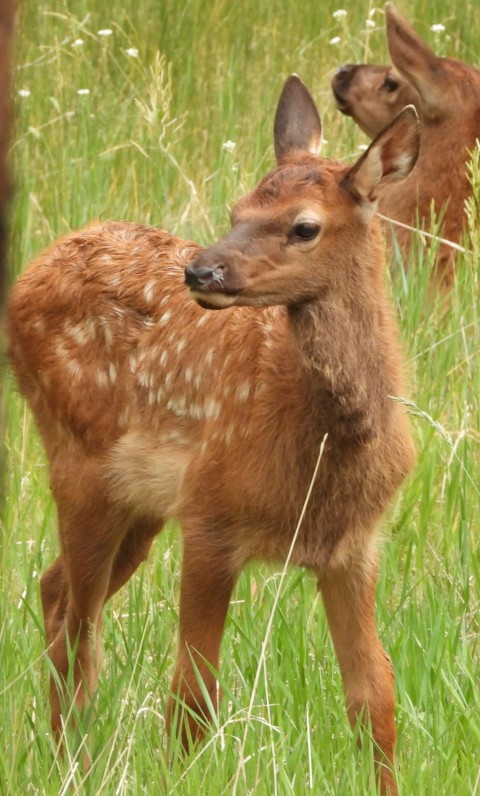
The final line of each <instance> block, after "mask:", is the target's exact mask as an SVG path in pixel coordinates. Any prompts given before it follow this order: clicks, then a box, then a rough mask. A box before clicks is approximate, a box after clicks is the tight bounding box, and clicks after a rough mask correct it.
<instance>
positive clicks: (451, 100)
mask: <svg viewBox="0 0 480 796" xmlns="http://www.w3.org/2000/svg"><path fill="white" fill-rule="evenodd" d="M385 15H386V22H387V36H388V46H389V50H390V56H391V59H392V63H393V68H392V67H389V66H369V65H366V64H360V65H348V66H345V67H341V68H340V69H339V70H338V72H337V73H336V74H335V75H334V77H333V79H332V88H333V93H334V96H335V98H336V101H337V105H338V108H339V110H341V111H342V113H346V114H347V115H349V116H352V118H353V119H354V121H355V122H356V123H357V124H358V125H359V126H360V127H361V128H362V130H364V132H366V133H367V135H370V136H372V137H373V136H375V135H376V134H377V133H378V132H379V131H380V129H381V128H382V127H383V126H384V125H385V124H386V123H387V122H388V121H389V120H390V119H392V118H393V117H394V116H395V114H396V113H398V111H399V110H400V109H401V108H402V107H403V106H404V105H405V104H410V103H411V104H413V105H415V107H416V109H417V111H418V113H419V116H420V118H421V121H422V132H421V145H420V156H419V159H418V163H417V167H416V169H415V171H414V172H413V174H412V175H411V177H410V178H409V179H408V180H407V181H406V182H405V183H403V184H401V185H396V186H393V187H392V188H390V189H389V190H388V191H386V192H385V194H384V196H383V198H382V200H381V202H380V210H381V211H382V213H384V214H385V215H386V216H388V217H390V218H392V219H395V220H397V221H401V222H402V223H405V224H409V225H416V224H417V213H418V218H419V219H420V222H421V223H422V224H423V225H424V226H425V227H426V228H428V227H429V226H430V220H431V211H432V206H433V207H434V209H435V212H436V214H437V216H438V217H439V218H440V217H442V214H443V225H442V235H443V237H445V238H447V240H450V241H453V242H454V243H459V242H461V238H462V234H463V232H464V229H465V212H464V203H465V199H466V198H467V197H468V196H469V195H470V192H471V188H470V185H469V182H468V179H467V171H466V163H467V162H468V160H469V158H470V155H469V152H471V151H472V149H474V148H475V145H476V140H477V139H478V138H479V136H480V132H479V131H480V72H479V71H478V70H477V69H474V68H472V67H471V66H468V65H467V64H465V63H462V62H461V61H457V60H455V59H453V58H440V57H438V56H437V55H435V53H434V52H432V50H431V49H430V48H429V47H428V45H427V44H426V43H425V42H424V41H423V40H422V39H421V38H420V36H419V35H418V34H417V33H416V32H415V30H414V29H413V28H412V27H411V25H410V24H409V23H408V22H407V20H406V19H404V18H403V17H402V16H401V15H400V14H399V12H398V11H397V10H396V8H395V7H394V6H393V5H392V4H391V3H387V5H386V7H385ZM389 87H390V88H391V89H393V90H391V91H388V88H389ZM393 232H394V234H395V235H396V237H397V238H398V240H399V242H400V243H401V244H402V246H404V247H406V248H408V246H409V245H410V241H411V233H409V232H408V231H407V230H402V229H401V228H398V227H395V226H394V227H393ZM454 266H455V257H454V253H453V250H452V249H451V248H449V247H448V246H442V247H441V248H440V253H439V257H438V260H437V271H436V280H437V281H438V282H441V283H442V285H443V286H444V287H447V288H448V287H449V286H450V285H451V284H452V280H453V276H454Z"/></svg>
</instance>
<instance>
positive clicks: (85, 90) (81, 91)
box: [77, 88, 90, 97]
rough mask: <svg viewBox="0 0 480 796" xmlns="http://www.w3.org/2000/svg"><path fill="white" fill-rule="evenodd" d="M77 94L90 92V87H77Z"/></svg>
mask: <svg viewBox="0 0 480 796" xmlns="http://www.w3.org/2000/svg"><path fill="white" fill-rule="evenodd" d="M77 94H80V96H81V97H83V96H86V95H87V94H90V89H89V88H79V89H78V90H77Z"/></svg>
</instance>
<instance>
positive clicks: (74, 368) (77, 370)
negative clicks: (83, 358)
mask: <svg viewBox="0 0 480 796" xmlns="http://www.w3.org/2000/svg"><path fill="white" fill-rule="evenodd" d="M65 367H66V368H67V370H68V372H69V373H70V375H71V376H72V377H73V378H74V379H78V378H79V377H80V376H81V373H82V368H81V366H80V363H79V362H78V361H77V360H76V359H67V360H66V362H65Z"/></svg>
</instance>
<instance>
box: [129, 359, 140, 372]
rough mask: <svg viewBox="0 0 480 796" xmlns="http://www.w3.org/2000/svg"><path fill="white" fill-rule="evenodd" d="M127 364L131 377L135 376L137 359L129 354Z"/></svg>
mask: <svg viewBox="0 0 480 796" xmlns="http://www.w3.org/2000/svg"><path fill="white" fill-rule="evenodd" d="M129 364H130V372H131V373H132V374H133V375H135V373H136V372H137V367H138V362H137V357H136V356H135V355H134V354H130V357H129Z"/></svg>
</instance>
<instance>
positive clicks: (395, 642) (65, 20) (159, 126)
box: [0, 0, 480, 796]
mask: <svg viewBox="0 0 480 796" xmlns="http://www.w3.org/2000/svg"><path fill="white" fill-rule="evenodd" d="M337 8H338V7H337V6H336V5H335V3H333V2H331V0H324V1H323V2H321V3H320V2H313V0H295V1H294V0H289V1H288V2H287V0H270V2H268V3H259V2H258V0H242V2H238V3H232V2H229V1H228V0H175V1H174V0H156V2H152V1H151V0H142V1H141V2H138V0H137V2H133V0H124V1H123V2H119V0H111V2H110V3H108V4H106V3H105V4H100V3H94V2H93V1H92V0H68V2H66V1H65V2H56V1H55V0H51V2H49V3H44V2H41V1H40V2H33V0H24V2H22V3H21V4H20V7H19V12H18V13H19V24H18V37H17V46H16V63H15V74H14V78H15V106H16V114H17V117H16V126H15V131H14V138H13V145H12V156H13V163H14V166H15V173H16V183H17V191H16V198H15V202H14V205H13V208H12V236H11V251H10V266H11V273H12V278H13V277H14V275H15V274H16V273H18V272H20V271H21V269H22V268H23V267H24V266H25V265H26V263H27V262H28V261H29V260H30V259H31V258H32V257H33V256H34V255H35V254H36V253H38V252H39V251H41V250H42V248H44V247H45V246H46V245H47V244H49V243H50V242H51V241H53V240H54V239H55V238H56V237H58V236H59V235H62V234H64V233H66V232H68V231H69V230H71V229H75V228H77V227H79V226H82V225H84V224H85V223H87V222H88V221H90V220H92V219H94V218H103V219H107V218H116V219H127V220H133V221H139V222H142V223H151V224H154V225H158V226H161V227H164V228H166V229H169V230H170V231H171V232H175V233H177V234H179V235H182V236H185V237H192V238H195V239H197V240H199V241H200V242H201V243H204V244H208V243H209V242H211V241H212V240H214V239H215V238H216V237H217V236H218V235H219V234H221V233H222V232H223V231H224V230H225V229H226V228H227V226H228V208H229V207H230V206H231V205H232V204H233V202H234V201H235V199H236V198H238V197H239V196H240V195H241V194H242V193H244V192H245V191H246V190H248V189H250V188H251V187H253V185H254V184H255V183H256V181H257V180H258V178H259V177H260V176H261V175H262V174H263V173H264V172H266V171H267V169H268V168H270V166H271V165H272V164H273V146H272V123H273V114H274V110H275V106H276V102H277V98H278V95H279V92H280V90H281V87H282V84H283V81H284V79H285V77H286V76H287V75H288V74H289V73H290V72H292V71H296V72H298V73H299V74H300V75H301V77H302V78H303V79H304V81H305V82H306V83H307V85H308V86H309V87H310V88H311V90H312V93H313V94H314V96H315V98H316V99H317V101H318V105H319V108H320V109H321V110H322V112H323V117H324V122H325V136H326V139H327V141H328V143H327V144H326V146H325V151H326V154H327V155H329V156H332V157H333V156H335V157H336V156H342V157H345V158H348V159H352V161H353V160H354V158H355V157H356V156H358V154H359V149H358V148H359V147H360V146H361V145H362V144H365V142H366V139H365V138H364V136H363V135H362V134H361V133H360V132H359V131H358V130H356V129H355V127H354V125H353V123H352V122H351V120H349V119H345V118H343V117H342V116H341V115H340V114H338V113H337V111H336V110H335V107H334V103H333V101H332V98H331V95H330V89H329V83H330V78H331V76H332V73H333V71H334V69H335V68H336V67H337V66H339V65H340V64H341V63H344V62H355V61H363V60H370V61H372V62H375V61H376V62H379V61H380V62H386V60H387V53H386V44H385V35H384V30H383V12H382V10H381V9H377V8H375V7H374V6H373V5H372V4H371V3H369V2H366V1H364V0H356V2H350V0H347V2H346V3H345V5H344V8H345V10H346V11H347V12H348V13H347V15H346V16H341V17H338V16H337V17H335V16H334V12H335V11H336V10H337ZM400 9H401V10H402V11H403V12H404V13H405V14H407V15H408V16H409V17H410V18H411V19H412V20H413V21H414V23H415V25H416V27H417V29H418V31H419V32H420V33H421V34H422V35H423V36H424V37H425V38H426V39H427V40H428V41H429V42H430V43H431V45H432V46H434V47H435V48H436V49H437V51H438V52H440V53H442V54H448V55H452V56H455V57H459V58H462V59H463V60H466V61H468V62H469V63H471V64H473V65H477V66H479V65H480V56H479V47H478V43H479V41H480V10H479V8H478V4H477V3H476V2H474V0H471V1H470V2H468V1H467V2H458V0H453V1H452V2H451V3H449V4H447V3H446V2H445V0H428V2H427V0H418V2H415V3H413V2H402V4H401V6H400ZM367 19H368V20H370V23H372V22H373V23H375V26H373V25H371V24H367V25H366V24H365V21H366V20H367ZM435 23H436V24H439V23H441V24H443V25H444V27H445V30H444V31H437V32H434V31H432V30H431V26H432V25H433V24H435ZM107 31H110V32H109V33H108V32H107ZM228 141H231V142H234V143H235V147H234V148H232V147H225V146H224V144H225V143H226V142H228ZM474 171H475V169H474ZM478 171H479V170H478V165H477V168H476V176H475V175H474V181H475V182H476V192H475V199H474V200H473V201H472V203H471V206H470V209H469V212H470V221H471V236H470V237H469V239H468V240H467V241H466V243H467V247H468V249H469V253H467V254H466V255H465V256H464V257H461V258H460V259H459V267H458V280H457V283H456V287H455V290H454V293H453V296H452V300H451V302H450V304H449V305H448V306H447V305H446V304H445V302H444V301H443V300H438V301H434V300H432V299H431V298H429V296H428V292H427V279H428V273H429V270H430V268H431V255H429V254H425V253H424V251H423V248H422V245H421V244H420V243H419V246H418V252H417V257H416V259H417V260H418V264H417V267H416V268H415V270H410V271H409V272H408V273H406V274H405V273H403V271H402V268H401V266H400V264H399V263H398V262H394V263H392V266H391V283H392V295H393V300H394V302H395V305H396V309H397V312H398V318H399V322H400V325H401V331H402V337H403V340H404V347H405V352H406V359H407V361H408V365H409V369H410V388H409V392H408V395H407V398H408V399H410V400H411V401H412V402H414V406H413V407H412V426H413V430H414V433H415V438H416V441H417V446H418V465H417V468H416V470H415V473H414V475H413V476H412V477H411V479H410V480H409V482H408V484H407V485H406V487H405V489H404V490H403V493H402V495H401V496H399V498H398V500H397V502H396V505H395V506H394V508H393V511H392V513H391V516H390V518H389V520H388V521H387V522H386V523H385V529H386V536H387V542H386V545H385V550H384V554H383V560H382V568H381V579H380V584H379V592H378V609H377V615H378V626H379V631H380V636H381V638H382V640H383V642H384V645H385V647H386V648H387V650H388V651H389V653H390V654H391V656H392V658H393V661H394V665H395V670H396V683H397V698H398V704H397V720H398V729H399V742H398V780H399V786H400V790H401V793H402V794H405V795H407V794H435V796H439V794H456V795H458V796H463V794H465V795H466V794H476V793H480V773H479V763H478V760H479V757H478V749H479V746H480V709H479V708H480V705H479V702H480V699H479V690H478V683H479V679H480V678H479V675H480V659H479V635H478V630H479V628H478V624H479V619H478V617H479V598H480V589H479V587H480V564H479V555H478V543H477V535H478V522H479V502H480V501H479V497H480V493H479V489H480V455H479V451H480V433H479V429H480V422H479V421H480V416H479V415H480V371H479V367H478V360H479V351H480V318H479V310H478V295H479V284H478V280H479V273H480V232H479V229H478V217H479V208H480V176H479V173H478ZM3 395H4V398H3V400H4V403H5V411H6V417H7V433H6V454H7V468H6V470H7V477H6V500H5V505H4V507H3V510H2V523H3V528H2V547H1V551H0V566H1V570H0V660H1V666H0V726H1V727H2V730H3V733H2V742H1V744H0V792H2V793H8V794H27V793H36V794H44V793H45V794H67V793H72V794H76V793H78V794H100V793H101V794H143V793H147V794H157V793H158V794H163V793H165V794H173V793H175V794H195V795H196V796H197V794H198V793H204V794H208V795H210V794H212V796H220V794H225V796H226V795H227V794H238V795H240V794H255V795H256V796H264V795H265V796H270V795H271V794H280V795H281V796H283V795H284V794H304V793H305V794H308V793H315V794H336V795H338V796H344V795H346V794H362V796H363V794H367V793H374V792H375V786H374V783H373V777H372V771H371V762H370V755H369V754H368V753H366V754H365V753H362V752H358V751H357V750H356V746H355V738H354V734H353V733H352V732H351V731H350V729H349V727H348V724H347V720H346V717H345V713H344V709H343V695H342V690H341V682H340V677H339V672H338V669H337V665H336V661H335V658H334V655H333V651H332V647H331V642H330V639H329V636H328V632H327V628H326V622H325V618H324V614H323V609H322V606H321V604H320V601H319V599H318V597H317V594H316V590H315V584H314V581H313V578H312V577H311V575H309V574H308V573H307V572H303V571H300V570H295V571H292V572H291V573H290V574H289V575H288V577H287V579H286V580H285V582H284V583H283V585H282V586H281V593H280V597H279V603H278V607H277V610H276V614H275V617H274V622H273V628H272V632H271V636H270V638H269V640H268V644H267V646H266V656H265V661H264V663H262V661H261V660H260V650H261V647H262V643H263V641H264V638H265V633H266V627H267V623H268V620H269V617H270V613H271V611H272V606H273V603H274V599H275V596H276V594H277V591H278V589H279V588H280V580H279V575H278V573H276V572H274V571H272V570H270V569H267V568H265V567H262V566H258V567H257V566H255V567H252V568H250V569H249V570H248V571H247V572H245V573H244V575H243V577H242V579H241V581H240V583H239V585H238V587H237V590H236V592H235V596H234V601H233V603H232V606H231V610H230V613H229V618H228V624H227V629H226V635H225V640H224V646H223V656H222V657H223V668H222V683H223V686H224V689H225V698H224V700H223V703H222V708H221V714H220V718H219V721H218V724H217V726H216V727H215V728H214V730H213V732H212V734H211V735H210V736H209V738H208V742H207V743H206V744H205V745H204V746H203V747H202V748H201V749H199V750H198V753H197V754H196V755H193V756H192V757H191V758H189V759H188V760H186V761H181V760H178V761H176V762H175V761H174V763H173V765H172V766H171V768H168V767H167V766H166V764H165V760H164V754H163V751H164V748H165V734H164V715H165V703H166V698H167V696H168V685H169V680H170V676H171V672H172V663H173V659H174V655H175V645H176V640H175V632H176V624H177V597H178V582H179V581H178V573H179V564H180V558H181V547H180V540H179V533H178V530H177V529H175V528H170V529H168V530H167V531H166V532H165V533H164V534H163V535H162V536H161V537H160V538H159V540H158V542H157V543H156V545H155V548H154V551H153V555H152V556H151V558H150V560H149V562H148V564H146V565H144V566H143V568H142V569H141V570H140V572H139V573H138V574H137V575H136V576H135V577H134V578H133V579H132V580H131V582H130V583H129V585H128V586H127V587H126V588H124V589H123V591H122V592H121V593H120V594H118V595H116V597H115V598H114V600H113V601H112V603H111V604H110V605H109V606H108V609H107V610H106V612H105V632H104V640H105V653H106V654H105V666H104V670H103V674H102V677H101V681H100V688H99V692H98V697H97V699H96V701H95V704H94V716H93V721H92V730H91V733H90V736H91V741H90V742H91V750H92V754H93V761H94V762H93V765H92V767H91V768H90V770H89V772H88V773H84V771H83V769H82V758H83V753H82V746H83V745H84V744H85V743H86V741H85V734H84V733H83V734H82V726H80V729H79V733H78V734H77V735H76V736H75V737H71V738H70V737H69V739H68V743H67V751H66V755H65V757H64V759H59V758H58V756H56V754H55V750H54V747H53V744H52V741H51V738H50V735H49V718H48V701H47V689H48V663H47V659H46V655H45V653H44V649H43V648H44V643H43V625H42V618H41V608H40V596H39V587H38V583H39V575H40V574H41V572H42V571H43V570H44V569H45V568H46V566H48V564H49V563H51V561H52V560H53V558H54V556H55V551H56V543H57V542H56V517H55V508H54V505H53V503H52V498H51V495H50V491H49V486H48V474H47V472H46V466H45V458H44V455H43V450H42V447H41V444H40V442H39V440H38V438H37V436H36V433H35V430H34V427H33V423H32V420H31V417H30V414H29V412H28V410H27V409H26V408H25V406H24V404H23V402H22V401H21V400H20V398H19V397H18V396H17V395H16V394H15V391H14V389H12V386H11V384H10V382H9V380H8V378H7V380H6V384H5V389H4V391H3ZM259 665H260V666H261V676H260V678H259V681H258V688H257V690H256V692H255V694H254V697H253V700H252V703H253V708H252V710H251V711H249V710H248V707H249V703H250V698H251V692H252V686H253V683H254V680H255V675H256V671H257V667H258V666H259Z"/></svg>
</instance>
